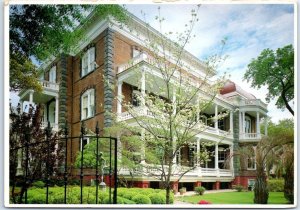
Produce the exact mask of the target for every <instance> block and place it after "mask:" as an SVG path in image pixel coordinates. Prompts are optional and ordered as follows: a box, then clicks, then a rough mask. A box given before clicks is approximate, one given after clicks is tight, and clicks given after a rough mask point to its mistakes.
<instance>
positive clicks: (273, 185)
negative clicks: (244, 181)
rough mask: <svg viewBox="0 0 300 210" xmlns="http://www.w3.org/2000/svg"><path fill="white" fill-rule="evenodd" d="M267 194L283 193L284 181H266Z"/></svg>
mask: <svg viewBox="0 0 300 210" xmlns="http://www.w3.org/2000/svg"><path fill="white" fill-rule="evenodd" d="M268 189H269V192H283V190H284V181H283V179H270V180H268Z"/></svg>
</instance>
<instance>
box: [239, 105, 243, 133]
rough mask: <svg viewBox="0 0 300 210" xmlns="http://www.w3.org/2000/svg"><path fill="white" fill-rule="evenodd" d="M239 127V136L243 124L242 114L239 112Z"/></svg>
mask: <svg viewBox="0 0 300 210" xmlns="http://www.w3.org/2000/svg"><path fill="white" fill-rule="evenodd" d="M239 126H240V134H242V133H243V122H242V112H241V111H240V112H239Z"/></svg>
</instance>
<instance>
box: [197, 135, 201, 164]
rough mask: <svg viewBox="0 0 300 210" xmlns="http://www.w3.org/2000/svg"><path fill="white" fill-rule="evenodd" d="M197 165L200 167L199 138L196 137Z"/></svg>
mask: <svg viewBox="0 0 300 210" xmlns="http://www.w3.org/2000/svg"><path fill="white" fill-rule="evenodd" d="M197 166H198V167H200V138H198V139H197Z"/></svg>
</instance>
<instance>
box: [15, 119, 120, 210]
mask: <svg viewBox="0 0 300 210" xmlns="http://www.w3.org/2000/svg"><path fill="white" fill-rule="evenodd" d="M51 135H52V128H51V125H50V122H48V126H47V127H46V128H45V139H42V140H41V141H39V142H31V132H30V130H29V129H27V131H25V134H24V135H21V134H20V138H24V140H25V141H23V142H24V143H23V144H22V145H19V146H17V147H14V148H10V156H12V155H18V151H19V150H22V151H23V152H24V153H23V154H24V156H25V157H23V158H22V160H23V164H22V165H23V180H24V182H23V186H22V187H23V188H24V189H25V191H24V201H23V200H22V199H21V200H22V202H21V203H25V204H27V203H28V202H27V200H28V196H27V191H28V188H29V185H30V183H31V182H32V180H31V179H30V178H29V171H30V167H31V166H30V164H29V162H30V161H31V158H32V157H31V154H30V149H31V147H36V146H37V145H40V144H43V145H45V146H46V148H47V149H46V153H47V154H45V155H46V160H45V171H44V173H45V174H44V177H45V179H44V181H45V188H46V189H45V203H46V204H48V203H49V187H50V181H51V178H50V177H51V176H52V174H51V173H53V171H51V170H50V168H51V167H50V163H51V162H50V161H51V158H50V156H51V151H50V143H51V141H53V140H54V139H51ZM84 138H93V139H94V140H95V141H96V149H95V151H94V157H95V160H96V165H95V167H94V168H93V169H92V170H94V177H95V188H96V192H95V193H96V195H95V203H96V204H98V203H99V201H98V199H99V197H98V194H99V184H100V183H99V179H100V178H102V181H103V175H104V173H103V168H99V165H100V166H101V163H100V161H101V155H102V152H101V149H102V148H101V146H100V142H101V141H104V140H106V141H108V142H109V145H108V151H109V152H108V153H109V156H108V161H109V167H108V177H109V185H110V187H109V203H111V204H116V203H117V187H118V179H117V176H118V174H117V139H116V138H114V137H111V136H101V135H100V128H99V126H98V122H97V125H96V127H95V135H87V133H86V129H85V126H84V123H83V124H82V125H81V134H80V136H76V137H74V136H69V131H68V126H67V123H66V125H65V127H64V129H62V134H60V135H59V137H57V138H55V140H56V145H58V142H60V145H61V146H62V147H63V148H64V149H63V150H62V153H61V155H62V156H63V159H64V163H63V165H62V166H63V170H64V171H63V182H64V184H63V186H64V204H67V188H68V184H69V183H68V182H69V179H68V177H69V175H70V172H69V169H70V167H69V164H70V161H68V152H69V150H72V149H73V147H72V142H74V141H79V150H77V151H80V166H79V171H80V173H79V181H80V203H81V204H82V203H83V188H84V177H85V173H84V171H85V170H84V169H85V168H86V167H85V166H84V158H85V157H84V150H85V147H84V145H83V144H84V141H83V139H84ZM56 147H57V146H56ZM71 153H72V152H71ZM10 158H12V157H10ZM14 158H15V157H14ZM17 158H18V157H17ZM112 158H114V160H113V159H112ZM10 167H11V166H10ZM77 175H78V174H77ZM10 181H11V180H10ZM112 181H114V184H113V193H112Z"/></svg>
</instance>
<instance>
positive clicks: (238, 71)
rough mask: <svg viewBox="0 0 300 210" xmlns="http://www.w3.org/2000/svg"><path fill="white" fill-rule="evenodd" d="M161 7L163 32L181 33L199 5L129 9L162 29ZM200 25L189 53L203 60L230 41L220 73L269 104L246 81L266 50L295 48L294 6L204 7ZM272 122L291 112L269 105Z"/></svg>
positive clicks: (148, 6)
mask: <svg viewBox="0 0 300 210" xmlns="http://www.w3.org/2000/svg"><path fill="white" fill-rule="evenodd" d="M158 6H160V12H161V16H162V17H164V18H165V19H166V20H165V21H164V24H163V32H168V31H172V32H176V31H178V32H180V30H182V29H183V28H184V25H185V24H186V23H188V21H189V20H190V14H191V13H190V11H191V10H192V9H195V8H196V5H192V4H188V5H182V4H173V5H170V4H168V5H126V8H127V9H128V11H130V12H132V13H133V14H134V15H136V16H137V17H139V18H140V19H142V20H144V17H143V16H142V15H141V10H142V11H143V13H145V17H146V21H147V22H149V23H150V25H151V26H153V27H154V28H156V29H158V23H157V21H155V16H156V15H157V14H158V9H157V8H158ZM198 17H199V21H198V23H197V25H196V26H195V28H194V33H195V35H196V37H195V38H193V39H192V40H191V42H190V44H189V45H187V47H186V50H188V51H189V52H191V53H192V54H193V55H195V56H196V57H198V58H199V59H205V58H206V57H207V56H209V55H212V54H214V53H218V52H220V48H221V40H223V39H224V38H225V37H226V38H227V41H226V45H225V48H224V54H225V55H227V56H228V58H227V59H226V61H225V62H224V63H223V64H222V65H221V66H220V68H219V69H218V71H219V72H220V73H223V72H227V73H228V74H230V75H231V76H230V79H231V80H233V81H234V82H236V83H237V84H238V85H239V86H241V87H242V88H243V89H245V90H246V91H249V92H251V93H252V94H254V95H255V96H256V97H257V98H260V99H262V100H263V101H265V96H266V93H267V88H266V87H262V88H261V89H260V90H257V89H253V88H251V87H250V84H249V83H247V82H246V81H243V75H244V73H245V71H246V69H247V64H249V62H250V61H251V59H252V58H256V57H257V56H258V55H259V54H260V52H261V51H262V50H263V49H265V48H270V49H274V50H275V49H277V48H280V47H283V46H285V45H288V44H294V6H293V5H292V4H202V5H201V7H200V9H199V11H198ZM268 110H269V116H270V117H271V118H272V121H274V122H278V120H280V119H284V118H290V117H292V115H291V114H290V113H289V112H288V111H287V110H284V111H282V110H279V109H277V108H276V107H275V101H271V103H270V104H269V105H268Z"/></svg>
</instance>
